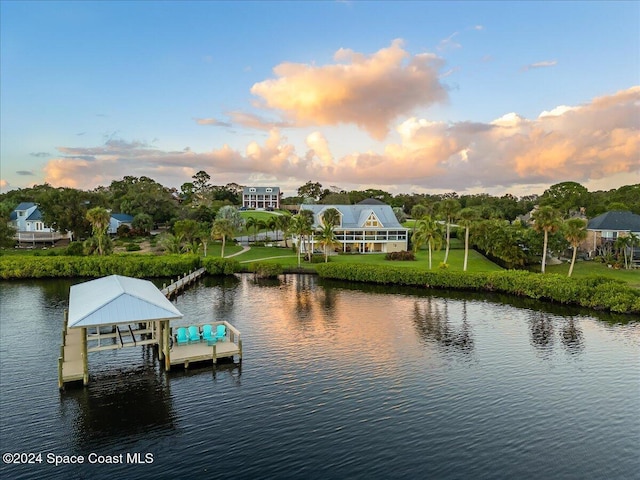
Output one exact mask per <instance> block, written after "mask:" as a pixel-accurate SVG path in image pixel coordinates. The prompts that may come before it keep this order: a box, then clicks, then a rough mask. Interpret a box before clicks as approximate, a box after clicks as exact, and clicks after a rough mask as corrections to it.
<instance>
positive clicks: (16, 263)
mask: <svg viewBox="0 0 640 480" xmlns="http://www.w3.org/2000/svg"><path fill="white" fill-rule="evenodd" d="M201 266H204V267H205V268H206V270H207V272H209V273H211V274H212V275H219V274H230V273H234V272H235V271H238V270H239V267H238V264H237V262H235V261H233V260H227V259H221V258H205V259H203V261H201V260H200V257H198V256H197V255H107V256H104V257H100V256H91V257H75V256H55V257H32V256H20V257H17V256H16V257H12V256H6V257H0V278H2V279H5V280H8V279H14V278H57V277H94V278H95V277H103V276H105V275H125V276H127V277H136V278H152V277H174V276H178V275H182V274H184V273H185V272H189V271H191V270H196V269H198V268H200V267H201Z"/></svg>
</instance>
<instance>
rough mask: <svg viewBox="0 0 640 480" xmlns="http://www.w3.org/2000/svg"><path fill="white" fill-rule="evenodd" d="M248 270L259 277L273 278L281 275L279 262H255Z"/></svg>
mask: <svg viewBox="0 0 640 480" xmlns="http://www.w3.org/2000/svg"><path fill="white" fill-rule="evenodd" d="M249 271H250V272H253V273H254V274H255V275H256V277H259V278H273V277H277V276H278V275H281V274H282V272H283V268H282V265H280V264H279V263H265V262H256V263H252V264H251V265H250V266H249Z"/></svg>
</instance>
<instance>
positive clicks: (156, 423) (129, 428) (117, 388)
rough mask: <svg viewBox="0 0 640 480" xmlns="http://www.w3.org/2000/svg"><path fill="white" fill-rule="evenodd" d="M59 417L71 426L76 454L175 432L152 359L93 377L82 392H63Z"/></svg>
mask: <svg viewBox="0 0 640 480" xmlns="http://www.w3.org/2000/svg"><path fill="white" fill-rule="evenodd" d="M60 416H61V417H62V418H63V419H64V418H65V417H69V420H70V422H69V423H71V424H73V425H74V428H73V439H72V440H73V443H74V445H75V447H76V448H77V450H78V451H79V452H90V451H92V450H95V448H96V447H97V446H100V445H103V444H105V443H114V444H117V443H119V442H120V441H127V442H128V441H132V440H135V437H138V436H139V437H144V436H146V435H148V434H149V433H150V432H151V431H155V432H161V431H165V432H167V431H172V430H175V428H176V425H175V418H176V413H175V412H174V408H173V405H172V398H171V389H170V385H169V382H167V377H166V375H165V373H164V372H162V371H161V370H160V368H159V367H158V366H157V364H156V363H155V361H154V359H153V358H149V359H147V360H145V363H144V365H142V366H132V367H126V368H117V369H115V368H111V369H110V370H109V371H108V372H104V373H101V374H99V375H95V376H93V377H92V378H91V382H90V383H89V385H88V386H87V387H86V388H82V387H80V388H70V389H68V390H67V391H65V392H63V394H62V395H61V397H60Z"/></svg>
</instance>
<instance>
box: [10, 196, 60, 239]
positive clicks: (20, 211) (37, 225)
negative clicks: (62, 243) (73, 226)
mask: <svg viewBox="0 0 640 480" xmlns="http://www.w3.org/2000/svg"><path fill="white" fill-rule="evenodd" d="M9 225H11V226H12V227H13V228H15V229H16V235H15V238H16V240H17V241H18V243H19V244H20V243H25V242H27V243H31V244H34V245H35V244H36V243H43V242H51V243H55V242H56V241H57V240H60V239H61V238H69V235H62V234H61V233H60V232H58V231H57V230H55V229H53V228H51V227H49V226H47V225H45V224H44V220H43V218H42V212H41V211H40V209H39V208H38V205H37V204H36V203H33V202H22V203H21V204H20V205H18V206H17V207H16V208H15V210H14V211H13V212H11V214H10V216H9Z"/></svg>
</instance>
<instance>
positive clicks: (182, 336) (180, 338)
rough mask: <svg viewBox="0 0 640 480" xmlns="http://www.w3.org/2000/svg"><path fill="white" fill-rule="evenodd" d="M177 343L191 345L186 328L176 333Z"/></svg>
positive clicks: (179, 329) (181, 328)
mask: <svg viewBox="0 0 640 480" xmlns="http://www.w3.org/2000/svg"><path fill="white" fill-rule="evenodd" d="M176 342H177V343H178V345H186V344H187V343H189V337H188V336H187V329H186V328H184V327H180V328H178V330H177V331H176Z"/></svg>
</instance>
